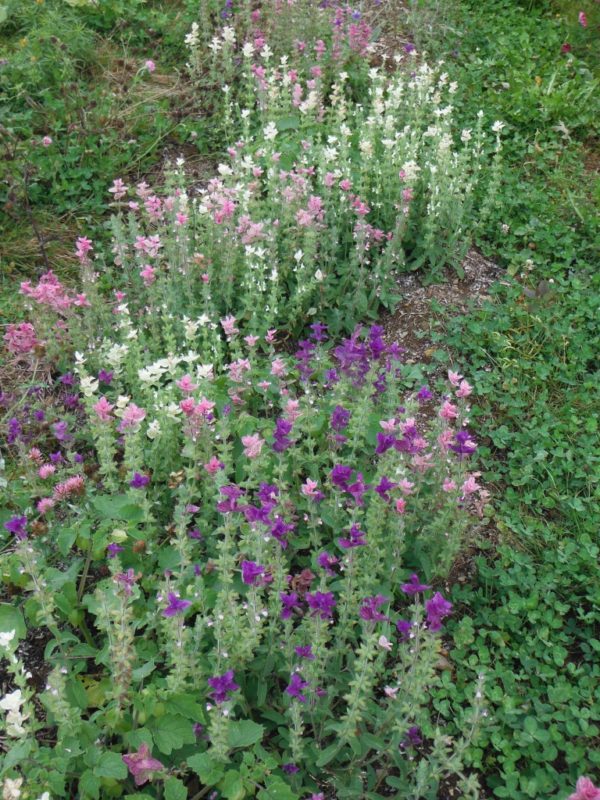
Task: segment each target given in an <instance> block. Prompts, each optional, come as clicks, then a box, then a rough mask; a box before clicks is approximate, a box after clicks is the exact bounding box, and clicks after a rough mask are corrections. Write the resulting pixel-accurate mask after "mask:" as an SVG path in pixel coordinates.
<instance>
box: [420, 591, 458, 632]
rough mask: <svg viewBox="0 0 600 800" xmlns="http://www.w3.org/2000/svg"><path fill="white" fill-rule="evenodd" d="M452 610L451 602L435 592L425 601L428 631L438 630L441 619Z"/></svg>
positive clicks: (440, 625)
mask: <svg viewBox="0 0 600 800" xmlns="http://www.w3.org/2000/svg"><path fill="white" fill-rule="evenodd" d="M451 611H452V603H450V602H449V601H448V600H445V599H444V598H443V597H442V595H441V594H440V593H439V592H436V593H435V594H434V595H433V597H432V598H431V599H430V600H427V602H426V603H425V612H426V613H427V624H428V625H429V630H430V631H439V630H440V628H441V627H442V620H443V619H444V617H447V616H448V615H449V614H450V613H451Z"/></svg>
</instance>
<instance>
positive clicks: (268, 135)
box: [263, 122, 277, 142]
mask: <svg viewBox="0 0 600 800" xmlns="http://www.w3.org/2000/svg"><path fill="white" fill-rule="evenodd" d="M263 135H264V137H265V139H266V140H267V141H268V142H272V141H273V139H274V138H275V137H276V136H277V125H275V123H274V122H269V124H268V125H266V126H265V127H264V128H263Z"/></svg>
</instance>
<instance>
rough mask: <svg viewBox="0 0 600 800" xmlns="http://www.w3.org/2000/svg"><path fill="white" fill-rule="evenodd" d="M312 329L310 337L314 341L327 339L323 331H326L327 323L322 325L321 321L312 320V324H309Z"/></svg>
mask: <svg viewBox="0 0 600 800" xmlns="http://www.w3.org/2000/svg"><path fill="white" fill-rule="evenodd" d="M309 327H310V329H311V331H312V338H313V339H314V340H315V342H324V341H326V339H327V336H325V333H326V331H327V325H324V324H323V323H322V322H313V324H312V325H310V326H309Z"/></svg>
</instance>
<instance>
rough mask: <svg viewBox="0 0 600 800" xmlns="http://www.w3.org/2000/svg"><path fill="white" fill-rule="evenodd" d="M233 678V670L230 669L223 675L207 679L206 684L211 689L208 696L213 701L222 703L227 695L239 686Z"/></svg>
mask: <svg viewBox="0 0 600 800" xmlns="http://www.w3.org/2000/svg"><path fill="white" fill-rule="evenodd" d="M233 678H234V674H233V670H232V669H230V670H227V672H226V673H225V674H224V675H216V676H215V677H213V678H209V679H208V685H209V686H210V688H211V689H212V690H213V691H212V692H210V695H209V696H210V697H212V699H213V700H214V701H215V703H224V702H225V701H226V700H228V699H229V697H228V695H230V694H233V692H236V691H237V690H238V689H239V688H240V687H239V686H238V684H237V683H236V682H235V681H234V680H233Z"/></svg>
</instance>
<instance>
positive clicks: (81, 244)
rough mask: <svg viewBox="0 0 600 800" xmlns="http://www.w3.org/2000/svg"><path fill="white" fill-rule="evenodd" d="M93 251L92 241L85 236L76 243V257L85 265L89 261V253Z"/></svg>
mask: <svg viewBox="0 0 600 800" xmlns="http://www.w3.org/2000/svg"><path fill="white" fill-rule="evenodd" d="M93 249H94V247H93V245H92V240H91V239H87V238H86V237H85V236H80V237H79V238H78V239H77V242H76V246H75V255H76V256H77V258H78V259H79V260H80V261H81V263H82V264H83V263H84V262H85V261H87V259H88V253H90V252H91V251H92V250H93Z"/></svg>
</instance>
